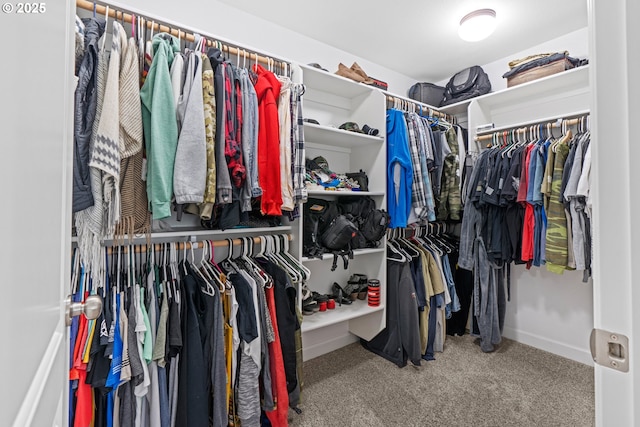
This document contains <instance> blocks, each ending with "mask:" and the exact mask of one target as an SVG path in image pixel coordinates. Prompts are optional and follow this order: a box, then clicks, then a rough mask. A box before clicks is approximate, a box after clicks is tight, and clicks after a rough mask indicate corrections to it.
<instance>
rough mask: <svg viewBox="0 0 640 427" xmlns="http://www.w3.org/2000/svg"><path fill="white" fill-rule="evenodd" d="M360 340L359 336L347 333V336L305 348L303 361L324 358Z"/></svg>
mask: <svg viewBox="0 0 640 427" xmlns="http://www.w3.org/2000/svg"><path fill="white" fill-rule="evenodd" d="M358 339H359V338H358V337H357V336H355V335H353V334H350V333H347V334H345V335H341V336H338V337H335V338H332V339H330V340H328V341H324V342H318V343H317V344H313V345H309V346H303V349H302V358H303V360H305V361H307V360H310V359H313V358H316V357H318V356H322V355H323V354H327V353H331V352H332V351H335V350H337V349H339V348H342V347H344V346H347V345H349V344H351V343H354V342H357V341H358ZM303 340H304V338H303Z"/></svg>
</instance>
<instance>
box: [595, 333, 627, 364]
mask: <svg viewBox="0 0 640 427" xmlns="http://www.w3.org/2000/svg"><path fill="white" fill-rule="evenodd" d="M589 341H590V347H591V357H593V361H594V362H596V363H597V364H598V365H602V366H606V367H608V368H611V369H615V370H616V371H620V372H629V338H628V337H626V336H625V335H621V334H616V333H615V332H609V331H603V330H602V329H593V330H592V331H591V338H590V340H589Z"/></svg>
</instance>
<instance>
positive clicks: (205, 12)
mask: <svg viewBox="0 0 640 427" xmlns="http://www.w3.org/2000/svg"><path fill="white" fill-rule="evenodd" d="M119 3H120V4H121V5H123V6H124V7H126V8H127V9H137V10H139V11H140V12H144V15H147V16H151V15H152V16H156V17H159V18H163V20H164V21H167V20H169V21H172V22H173V23H176V24H181V25H183V26H185V27H187V28H193V29H196V30H198V29H199V30H201V31H202V32H203V33H205V32H206V33H208V34H211V35H213V36H218V37H220V38H221V39H223V40H227V41H229V42H230V43H232V42H234V43H237V44H240V45H242V46H245V47H247V48H250V47H251V48H254V49H256V50H258V51H260V52H265V53H270V54H271V55H274V56H278V57H281V58H284V59H288V60H291V61H295V62H299V63H303V64H308V63H312V62H317V63H319V64H320V65H322V66H323V68H326V69H327V70H329V71H330V72H332V73H333V72H335V71H336V70H337V69H338V63H340V62H342V63H343V64H345V65H346V66H347V67H350V66H351V64H352V63H353V62H354V61H355V62H357V63H358V64H359V65H360V66H361V67H362V68H363V69H364V70H365V72H366V73H367V74H368V75H370V76H372V77H375V78H377V79H379V80H383V81H386V82H387V83H388V84H389V91H390V92H394V93H397V94H399V95H402V94H405V93H406V91H407V88H408V87H409V86H411V85H412V84H413V83H415V80H414V79H413V78H410V77H408V76H405V75H403V74H400V73H397V72H395V71H392V70H390V69H388V68H385V67H384V66H383V65H380V64H376V63H373V62H370V61H367V60H365V59H363V58H360V57H357V56H354V55H353V54H351V53H347V52H344V51H342V50H339V49H336V48H334V47H332V46H329V45H327V44H325V43H321V42H319V41H317V40H314V39H312V38H309V37H307V36H304V35H302V34H299V33H296V32H294V31H291V30H289V29H286V28H283V27H281V26H279V25H276V24H273V23H271V22H268V21H266V20H264V19H262V18H259V17H256V16H254V15H251V14H249V13H246V12H244V11H241V10H238V9H236V8H234V7H231V6H229V5H228V4H225V3H222V2H220V1H216V0H210V1H206V2H197V3H198V4H197V6H195V5H194V6H193V7H188V6H186V5H185V3H186V2H178V1H175V0H135V1H133V0H128V1H121V2H119ZM192 3H196V2H192ZM125 5H126V6H125ZM301 19H308V18H301ZM327 31H331V29H330V28H328V29H327ZM382 58H383V57H382V56H381V59H382Z"/></svg>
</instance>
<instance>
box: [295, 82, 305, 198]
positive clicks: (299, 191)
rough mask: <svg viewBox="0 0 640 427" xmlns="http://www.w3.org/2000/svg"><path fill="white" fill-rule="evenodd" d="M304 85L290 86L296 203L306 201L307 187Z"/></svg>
mask: <svg viewBox="0 0 640 427" xmlns="http://www.w3.org/2000/svg"><path fill="white" fill-rule="evenodd" d="M303 94H304V85H301V84H294V85H292V86H291V157H292V163H291V169H292V172H293V173H292V176H293V195H294V198H295V201H296V203H298V202H302V203H304V202H306V201H307V187H306V186H305V185H304V175H305V172H306V169H305V161H304V160H305V151H304V122H303V120H302V119H303V117H302V95H303Z"/></svg>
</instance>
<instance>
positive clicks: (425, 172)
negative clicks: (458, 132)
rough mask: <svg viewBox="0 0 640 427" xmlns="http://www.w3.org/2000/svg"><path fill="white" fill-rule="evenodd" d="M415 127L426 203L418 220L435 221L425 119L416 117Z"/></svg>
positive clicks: (428, 142) (434, 204)
mask: <svg viewBox="0 0 640 427" xmlns="http://www.w3.org/2000/svg"><path fill="white" fill-rule="evenodd" d="M415 126H416V130H417V136H418V144H419V146H418V150H419V152H420V166H421V168H422V181H423V183H424V190H425V199H426V202H427V205H426V212H422V213H421V215H419V216H420V218H425V217H426V219H427V221H435V220H436V203H435V199H434V198H433V188H432V187H431V177H430V176H429V168H428V154H427V153H428V151H429V148H428V147H429V146H430V145H431V138H430V132H429V129H428V128H426V127H425V119H423V118H422V117H419V116H417V115H416V117H415Z"/></svg>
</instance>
